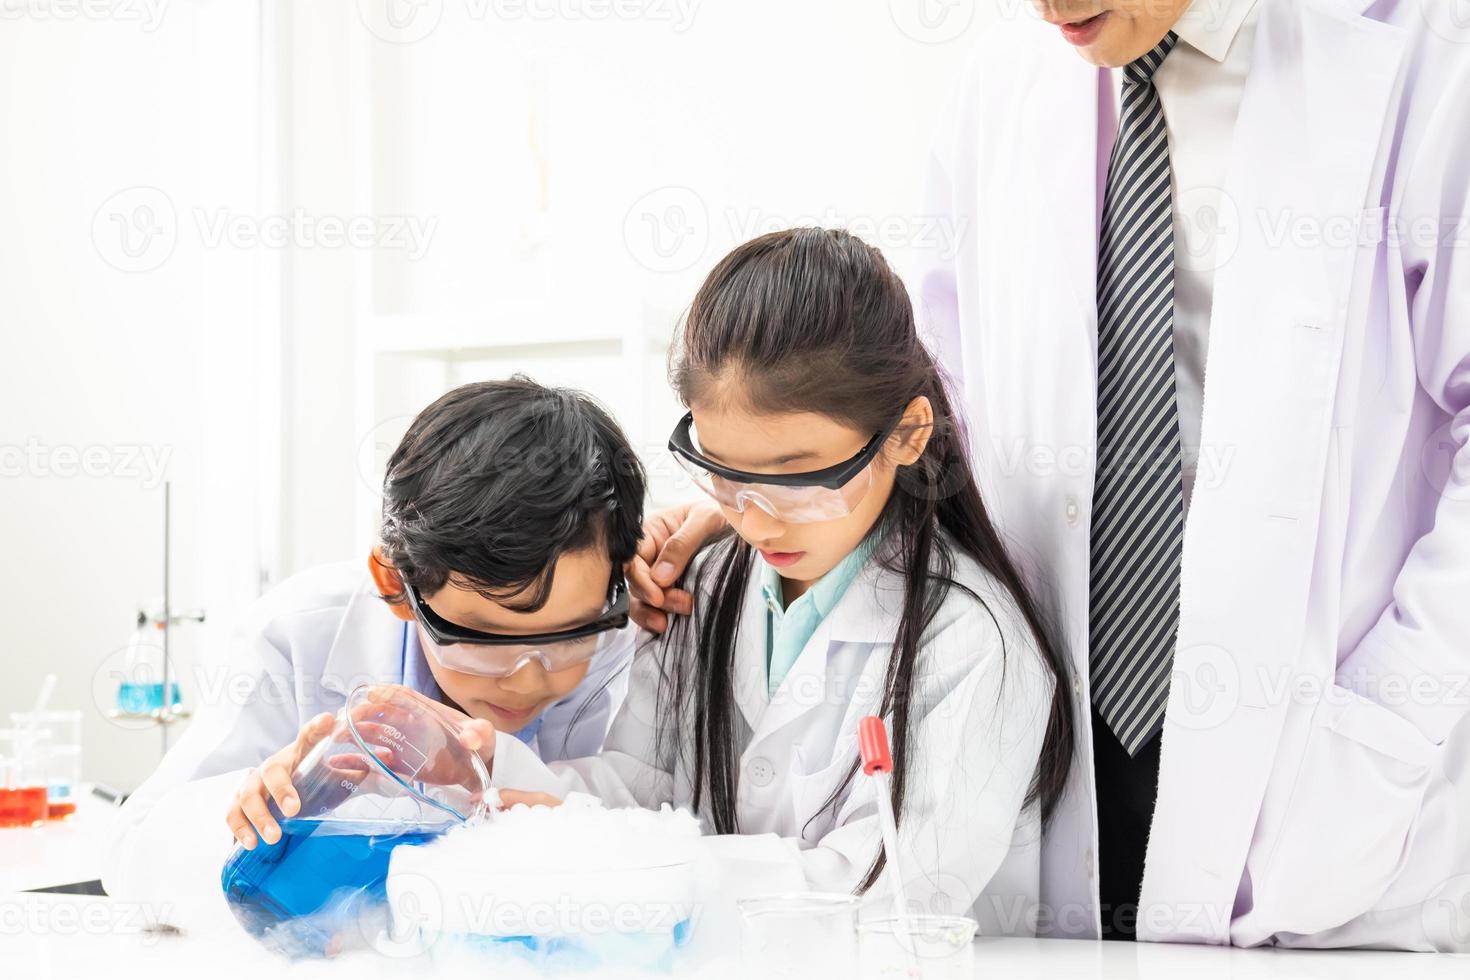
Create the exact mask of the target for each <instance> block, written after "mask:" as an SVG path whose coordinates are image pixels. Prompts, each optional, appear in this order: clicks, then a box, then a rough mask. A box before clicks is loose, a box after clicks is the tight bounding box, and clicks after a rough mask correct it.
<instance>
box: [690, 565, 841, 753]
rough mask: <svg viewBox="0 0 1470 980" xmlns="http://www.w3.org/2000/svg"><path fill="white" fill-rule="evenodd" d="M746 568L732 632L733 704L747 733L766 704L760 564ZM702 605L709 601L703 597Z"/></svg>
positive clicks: (764, 599) (761, 714) (761, 715)
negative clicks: (737, 621)
mask: <svg viewBox="0 0 1470 980" xmlns="http://www.w3.org/2000/svg"><path fill="white" fill-rule="evenodd" d="M722 557H723V556H722V555H721V556H720V557H718V558H712V560H722ZM750 565H751V568H750V576H749V579H748V580H747V581H746V583H745V602H744V604H743V605H742V606H741V609H740V627H739V629H737V630H736V631H735V651H734V658H735V662H734V669H735V703H736V704H737V705H739V707H740V713H741V714H742V715H744V716H745V722H746V724H748V725H749V726H750V729H751V731H756V730H758V729H759V728H760V723H761V719H762V718H763V717H764V716H765V713H766V706H767V701H768V694H767V687H766V596H765V591H764V590H763V589H762V588H761V577H762V574H763V570H762V568H761V565H762V563H761V562H759V561H752V562H751V563H750ZM706 601H709V600H708V598H707V597H706ZM818 632H821V630H820V629H819V630H818ZM696 642H698V641H697V639H696ZM808 642H810V641H808ZM803 653H805V651H803ZM798 662H800V658H798Z"/></svg>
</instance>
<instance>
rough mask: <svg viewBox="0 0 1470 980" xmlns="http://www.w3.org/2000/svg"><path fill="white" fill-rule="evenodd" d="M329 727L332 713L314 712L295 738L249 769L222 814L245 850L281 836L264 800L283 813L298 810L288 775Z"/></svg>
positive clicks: (292, 814)
mask: <svg viewBox="0 0 1470 980" xmlns="http://www.w3.org/2000/svg"><path fill="white" fill-rule="evenodd" d="M332 726H333V717H332V715H330V714H320V715H317V716H316V717H315V718H313V719H311V720H310V721H308V722H307V723H306V724H305V725H302V726H301V731H299V732H297V733H296V741H294V742H292V743H291V744H290V745H288V746H286V747H285V748H283V749H281V750H280V751H279V752H277V753H275V754H274V755H272V756H271V757H270V758H268V759H266V760H265V761H264V762H263V763H261V764H260V766H259V767H258V768H256V769H253V770H251V772H250V774H249V775H248V776H246V777H245V782H243V783H242V784H240V789H239V790H238V791H236V793H235V799H234V801H233V802H231V804H230V809H229V811H228V812H226V814H225V823H226V824H228V825H229V828H230V833H231V834H234V836H235V840H237V841H239V842H240V846H241V847H243V848H245V850H247V851H249V850H254V848H255V845H256V843H257V842H258V841H259V840H264V841H265V842H266V843H267V844H274V843H275V842H276V841H278V840H280V839H281V827H280V825H279V824H278V823H276V818H275V817H274V816H273V815H272V814H271V811H270V807H269V806H267V804H266V801H267V799H270V800H273V801H274V802H275V804H276V808H277V809H278V810H280V811H281V813H282V814H284V815H285V816H288V817H294V816H295V815H296V814H297V812H298V811H299V810H300V809H301V798H300V797H299V796H297V794H296V787H294V786H293V785H291V774H292V773H293V772H295V771H296V766H297V765H298V764H299V763H300V762H301V759H302V757H303V756H305V755H306V753H308V752H310V751H311V749H312V747H313V746H315V745H316V744H317V743H318V742H320V741H321V740H322V739H324V738H326V737H327V736H328V735H329V734H331V731H332Z"/></svg>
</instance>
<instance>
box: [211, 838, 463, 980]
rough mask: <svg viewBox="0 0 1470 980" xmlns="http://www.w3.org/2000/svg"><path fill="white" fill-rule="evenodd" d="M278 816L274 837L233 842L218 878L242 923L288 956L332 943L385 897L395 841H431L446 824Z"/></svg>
mask: <svg viewBox="0 0 1470 980" xmlns="http://www.w3.org/2000/svg"><path fill="white" fill-rule="evenodd" d="M277 819H279V814H277ZM280 823H281V838H280V839H279V840H278V841H276V842H275V843H274V844H267V843H265V842H264V841H261V842H260V843H258V844H256V846H255V849H254V850H251V851H247V850H245V849H244V848H243V847H239V846H238V845H237V846H236V847H235V851H234V853H233V854H231V855H230V858H229V860H228V861H226V862H225V867H224V870H223V871H222V872H221V873H220V884H221V885H222V886H223V887H224V892H225V900H226V901H227V902H228V903H229V906H230V911H231V912H233V913H234V915H235V918H236V919H237V920H238V921H239V922H240V925H242V926H243V927H244V928H245V930H246V931H247V932H249V933H250V934H251V935H252V936H255V937H256V938H257V939H261V940H265V941H266V942H267V944H268V945H270V946H272V947H274V948H276V949H278V950H279V951H281V952H284V953H286V954H288V955H291V956H319V955H322V954H323V953H326V952H329V951H331V949H332V947H333V944H334V941H340V937H339V936H338V933H340V932H341V931H342V930H343V929H344V928H346V927H350V926H351V925H353V924H354V923H355V922H356V921H357V916H358V914H359V913H361V912H362V911H363V910H364V909H365V908H366V907H368V906H371V905H375V904H378V903H382V902H384V901H385V900H386V897H387V883H388V859H389V857H390V856H391V855H392V853H393V849H394V848H395V847H398V846H399V845H402V844H424V843H427V842H429V841H431V840H433V839H434V838H436V837H438V836H439V835H440V834H441V833H442V832H443V831H444V829H445V828H444V827H435V828H432V829H430V828H423V827H415V826H412V825H404V824H400V823H390V822H379V821H367V820H332V819H326V820H307V819H301V818H295V819H290V820H281V821H280Z"/></svg>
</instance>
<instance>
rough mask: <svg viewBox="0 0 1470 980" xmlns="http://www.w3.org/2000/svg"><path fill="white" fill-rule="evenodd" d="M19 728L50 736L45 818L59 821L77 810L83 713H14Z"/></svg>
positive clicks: (12, 718)
mask: <svg viewBox="0 0 1470 980" xmlns="http://www.w3.org/2000/svg"><path fill="white" fill-rule="evenodd" d="M10 723H11V724H12V725H14V726H15V727H16V728H35V729H37V730H39V731H44V732H49V733H50V743H49V747H47V748H46V750H45V752H44V755H45V763H44V765H45V770H46V818H47V819H48V820H60V819H63V818H65V817H69V816H71V815H72V814H73V813H75V812H76V809H77V797H78V795H80V790H79V788H78V787H79V785H80V782H81V778H82V773H81V766H82V713H81V712H80V711H42V712H40V713H39V714H37V713H36V712H34V711H12V712H11V713H10Z"/></svg>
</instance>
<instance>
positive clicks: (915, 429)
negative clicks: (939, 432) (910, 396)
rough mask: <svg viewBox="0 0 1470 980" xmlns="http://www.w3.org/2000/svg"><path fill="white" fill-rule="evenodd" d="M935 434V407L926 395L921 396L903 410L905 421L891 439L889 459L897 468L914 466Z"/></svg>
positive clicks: (900, 423) (901, 422) (899, 424)
mask: <svg viewBox="0 0 1470 980" xmlns="http://www.w3.org/2000/svg"><path fill="white" fill-rule="evenodd" d="M933 433H934V406H933V405H932V404H930V402H929V399H928V398H926V397H925V396H924V395H919V396H918V397H916V398H915V399H914V400H913V401H911V402H909V404H908V407H907V408H905V409H904V410H903V420H902V421H900V422H899V423H898V428H897V429H895V430H894V432H893V435H892V437H891V438H890V442H889V446H890V448H889V451H888V458H889V459H890V460H892V461H893V464H894V465H895V466H912V465H914V464H915V463H917V462H918V461H919V457H920V456H922V455H924V449H925V447H927V446H928V445H929V437H930V436H931V435H932V434H933Z"/></svg>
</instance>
